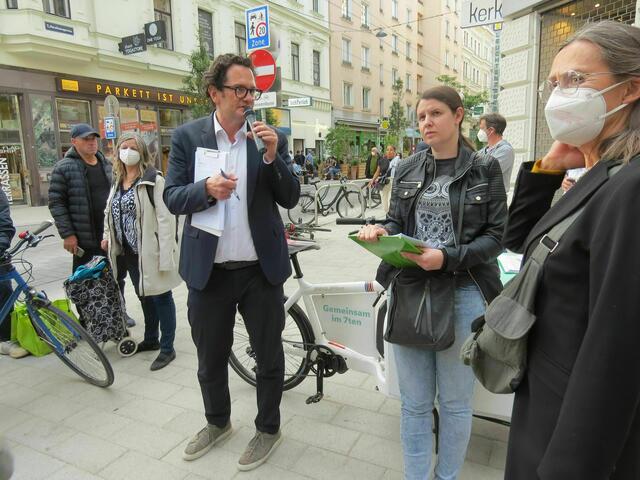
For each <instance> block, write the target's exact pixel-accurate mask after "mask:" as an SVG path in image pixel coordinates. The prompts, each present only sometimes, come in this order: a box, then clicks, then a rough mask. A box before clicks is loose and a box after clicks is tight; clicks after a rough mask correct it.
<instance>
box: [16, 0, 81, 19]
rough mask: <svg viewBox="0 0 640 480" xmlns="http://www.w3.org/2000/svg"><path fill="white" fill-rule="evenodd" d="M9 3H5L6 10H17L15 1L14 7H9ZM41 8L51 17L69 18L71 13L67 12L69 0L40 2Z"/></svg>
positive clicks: (45, 0)
mask: <svg viewBox="0 0 640 480" xmlns="http://www.w3.org/2000/svg"><path fill="white" fill-rule="evenodd" d="M9 3H10V2H7V8H18V5H17V3H18V2H17V0H14V1H13V2H11V3H13V4H15V6H14V7H10V6H9ZM42 6H43V8H44V11H45V12H47V13H50V14H52V15H57V16H59V17H66V18H71V11H70V10H69V0H42Z"/></svg>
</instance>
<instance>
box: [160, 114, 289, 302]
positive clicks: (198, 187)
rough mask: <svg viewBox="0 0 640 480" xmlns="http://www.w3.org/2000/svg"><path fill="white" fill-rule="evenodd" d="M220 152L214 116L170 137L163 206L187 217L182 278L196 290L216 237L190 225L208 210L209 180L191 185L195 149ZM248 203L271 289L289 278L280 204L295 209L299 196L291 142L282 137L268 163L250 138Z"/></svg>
mask: <svg viewBox="0 0 640 480" xmlns="http://www.w3.org/2000/svg"><path fill="white" fill-rule="evenodd" d="M198 147H205V148H211V149H217V148H218V143H217V141H216V134H215V128H214V124H213V115H209V116H208V117H203V118H199V119H197V120H194V121H192V122H189V123H187V124H185V125H182V126H181V127H179V128H178V129H177V130H176V131H175V132H174V133H173V136H172V138H171V153H170V155H169V171H168V172H167V179H166V183H165V187H164V202H165V204H166V205H167V207H168V208H169V210H170V211H171V213H173V214H175V215H187V218H186V221H185V225H184V231H183V234H182V246H181V249H180V276H181V277H182V278H183V279H184V281H185V282H186V283H187V285H188V286H189V287H191V288H195V289H196V290H202V289H204V288H205V287H206V285H207V282H208V281H209V277H210V276H211V271H212V270H213V262H214V260H215V256H216V247H217V245H218V237H217V236H215V235H212V234H210V233H207V232H205V231H203V230H200V229H198V228H196V227H192V226H191V215H192V214H193V213H196V212H200V211H203V210H206V209H207V208H209V207H210V206H211V205H212V204H213V203H210V202H209V200H208V199H207V190H206V187H205V181H206V179H204V180H200V181H198V182H196V183H194V182H193V178H194V163H195V162H194V159H195V153H196V149H197V148H198ZM247 196H248V198H247V202H248V205H247V206H248V210H249V227H250V229H251V237H252V239H253V244H254V246H255V249H256V253H257V255H258V260H259V261H260V266H261V268H262V271H263V273H264V275H265V277H267V280H269V282H270V283H272V284H273V285H277V284H281V283H283V282H284V281H285V280H286V279H287V277H289V275H291V265H290V264H289V253H288V248H287V242H286V240H285V237H284V225H283V223H282V219H281V218H280V213H279V211H278V205H280V206H281V207H283V208H292V207H294V206H295V205H296V203H298V198H299V197H300V182H299V181H298V179H297V178H296V176H295V175H294V174H293V167H292V163H291V158H290V156H289V147H288V145H287V138H286V137H285V136H284V135H282V134H281V133H279V132H278V151H277V154H276V159H275V161H274V162H273V163H271V164H266V163H264V161H263V159H262V157H261V156H260V155H259V154H258V150H257V149H256V144H255V142H254V141H253V140H251V139H247Z"/></svg>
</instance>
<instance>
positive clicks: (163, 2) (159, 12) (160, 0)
mask: <svg viewBox="0 0 640 480" xmlns="http://www.w3.org/2000/svg"><path fill="white" fill-rule="evenodd" d="M56 3H59V2H56ZM153 13H154V16H155V19H156V20H163V21H164V28H165V31H166V32H167V39H166V40H165V41H164V42H161V43H158V44H156V45H157V46H158V47H160V48H166V49H167V50H173V28H172V26H171V0H153Z"/></svg>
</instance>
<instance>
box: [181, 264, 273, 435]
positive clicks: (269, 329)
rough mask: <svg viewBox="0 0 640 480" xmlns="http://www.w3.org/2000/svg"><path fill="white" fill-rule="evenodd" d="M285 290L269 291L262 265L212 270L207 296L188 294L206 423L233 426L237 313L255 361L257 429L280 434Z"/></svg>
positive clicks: (191, 289)
mask: <svg viewBox="0 0 640 480" xmlns="http://www.w3.org/2000/svg"><path fill="white" fill-rule="evenodd" d="M283 305H284V290H283V286H282V284H280V285H276V286H274V285H271V284H270V283H269V282H268V281H267V279H266V278H265V276H264V274H263V273H262V270H261V269H260V266H259V265H254V266H251V267H247V268H242V269H238V270H223V269H220V268H214V269H213V272H212V274H211V278H210V279H209V283H208V284H207V286H206V287H205V288H204V289H203V290H196V289H193V288H190V289H189V298H188V301H187V306H188V315H189V323H190V325H191V336H192V338H193V342H194V343H195V345H196V349H197V351H198V381H199V382H200V389H201V390H202V398H203V401H204V409H205V416H206V418H207V422H209V423H210V424H213V425H217V426H219V427H223V426H225V425H226V424H227V423H228V422H229V417H230V415H231V399H230V396H229V375H228V366H227V364H228V361H229V353H230V351H231V345H232V344H233V326H234V323H235V318H236V309H237V310H238V312H239V313H240V314H241V315H242V317H243V319H244V323H245V326H246V328H247V332H248V333H249V341H250V343H251V346H252V348H253V350H254V352H255V354H256V361H257V372H256V377H257V399H258V415H257V416H256V419H255V425H256V428H257V429H258V430H259V431H261V432H265V433H271V434H273V433H276V432H277V431H278V430H279V428H280V400H281V398H282V385H283V382H284V354H283V350H282V329H283V328H284V306H283Z"/></svg>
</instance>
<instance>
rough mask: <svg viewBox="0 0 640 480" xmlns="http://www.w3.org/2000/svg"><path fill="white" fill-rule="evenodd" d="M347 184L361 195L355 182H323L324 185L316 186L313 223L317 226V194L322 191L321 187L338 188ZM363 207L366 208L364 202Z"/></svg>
mask: <svg viewBox="0 0 640 480" xmlns="http://www.w3.org/2000/svg"><path fill="white" fill-rule="evenodd" d="M347 185H351V186H352V187H355V188H352V190H353V191H354V192H358V193H360V195H362V192H361V191H360V185H358V184H357V183H356V182H344V183H340V182H338V183H325V184H324V185H320V186H319V187H318V189H317V190H316V193H315V196H314V199H313V200H314V203H313V209H314V210H315V218H314V220H313V225H315V226H318V196H319V194H320V192H321V191H322V189H329V188H332V187H338V188H340V187H346V186H347ZM336 206H337V204H336ZM364 208H365V209H366V208H367V207H366V204H365V207H364ZM362 214H363V215H364V210H363V212H362Z"/></svg>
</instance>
